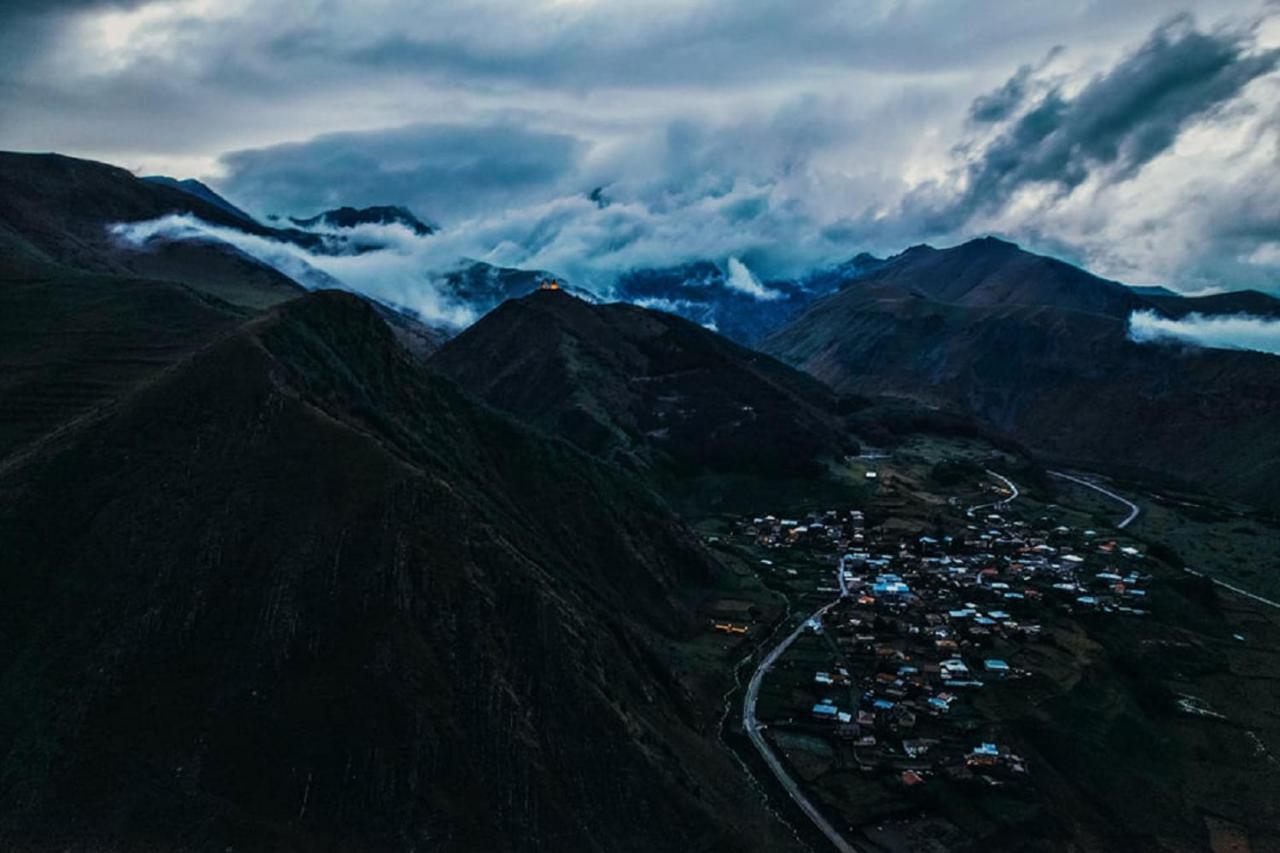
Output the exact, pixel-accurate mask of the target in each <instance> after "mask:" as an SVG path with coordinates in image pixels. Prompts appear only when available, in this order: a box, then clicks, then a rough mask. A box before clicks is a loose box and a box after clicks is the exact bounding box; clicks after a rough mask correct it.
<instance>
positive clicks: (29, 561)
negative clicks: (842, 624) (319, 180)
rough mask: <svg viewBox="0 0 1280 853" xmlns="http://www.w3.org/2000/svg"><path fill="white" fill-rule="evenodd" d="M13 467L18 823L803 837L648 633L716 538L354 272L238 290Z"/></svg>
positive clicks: (4, 632)
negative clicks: (164, 362)
mask: <svg viewBox="0 0 1280 853" xmlns="http://www.w3.org/2000/svg"><path fill="white" fill-rule="evenodd" d="M70 483H74V484H75V487H74V488H69V487H68V484H70ZM0 495H3V498H4V499H3V500H2V501H0V507H2V508H0V548H2V549H3V552H4V553H5V555H6V558H5V565H6V567H7V568H6V570H5V571H3V572H0V625H3V628H0V636H3V639H4V643H3V650H2V651H0V661H2V662H3V663H2V665H0V756H2V758H0V793H2V796H0V802H3V803H5V804H6V805H5V807H4V808H3V809H0V839H3V843H4V845H5V846H7V847H10V848H21V849H34V848H48V849H63V848H65V847H78V848H98V847H110V848H112V849H125V850H132V849H139V850H141V849H154V848H155V847H157V846H159V847H167V848H171V849H172V848H185V849H206V848H216V849H224V848H225V847H226V846H228V845H232V846H236V847H248V848H254V847H270V848H274V849H280V848H292V849H316V848H318V847H324V848H349V849H404V848H405V847H406V846H408V847H416V848H425V849H441V850H474V849H490V850H507V849H510V850H523V849H551V848H555V849H583V850H667V849H669V850H689V849H707V850H712V849H727V848H735V849H774V848H776V847H778V846H786V844H787V841H786V838H785V837H784V836H782V835H781V834H779V832H778V830H777V827H776V826H774V825H772V824H771V823H769V821H768V820H767V819H765V818H761V817H758V816H757V815H758V814H759V810H758V805H757V804H756V803H755V802H754V801H753V799H752V795H751V794H750V793H749V789H748V788H747V787H746V786H743V785H742V784H741V780H740V778H739V776H738V770H737V769H736V767H735V766H734V765H733V763H732V761H731V759H730V758H729V756H728V755H727V754H726V753H724V752H723V751H722V750H721V749H720V748H719V747H718V745H716V744H715V742H714V740H713V738H712V737H711V735H710V731H711V725H712V722H713V721H712V720H711V719H709V718H708V717H706V716H703V715H702V714H701V713H700V712H699V711H697V710H696V709H695V707H694V705H693V704H692V702H691V700H690V698H689V697H688V696H687V695H686V694H685V691H684V688H683V687H682V686H681V684H680V681H679V680H678V678H677V677H676V675H675V674H674V673H673V672H672V671H671V670H670V669H669V665H668V664H667V663H665V659H664V657H663V655H661V654H659V653H658V649H659V648H661V647H662V645H663V644H664V643H665V642H669V641H670V640H671V639H674V638H678V637H681V636H683V635H684V634H685V632H687V631H688V630H689V628H690V625H691V619H692V601H693V600H694V596H696V595H697V590H698V589H699V588H700V587H701V586H703V585H705V584H706V583H707V582H708V581H709V580H711V579H712V577H713V576H714V575H715V573H716V572H717V571H719V570H718V568H717V567H716V565H715V564H714V563H713V562H712V561H711V560H710V559H709V558H708V556H707V555H706V554H705V553H704V552H703V551H702V550H701V548H700V547H699V546H698V544H697V543H696V541H695V540H694V539H693V538H692V537H691V536H690V535H689V534H688V533H687V532H686V531H685V530H684V528H683V527H681V526H680V525H679V524H678V523H677V522H675V521H674V519H672V517H671V516H670V514H669V512H667V511H666V510H665V508H664V507H663V506H662V505H661V504H660V503H659V502H657V501H656V499H654V498H653V496H652V495H651V494H650V493H648V492H647V490H645V489H644V488H643V487H640V486H637V485H636V484H634V483H633V482H631V481H630V480H628V479H627V478H625V477H624V476H623V475H622V474H621V473H620V472H618V471H617V470H616V469H614V468H612V467H610V466H606V465H603V464H600V463H597V462H594V461H593V460H591V459H590V458H589V457H586V456H585V455H583V454H581V453H580V452H578V451H576V450H574V449H573V448H571V447H570V446H568V445H567V444H565V443H563V442H559V441H554V440H546V439H543V438H539V437H537V436H535V435H532V434H530V433H529V432H527V431H526V430H524V429H522V428H520V427H518V426H516V425H515V424H513V423H512V422H510V421H508V420H507V419H505V418H503V417H501V416H499V415H497V414H496V413H494V412H491V411H489V410H487V409H484V408H481V407H477V406H476V405H474V404H472V403H470V402H469V401H468V400H466V399H465V398H464V397H462V396H461V395H460V394H459V393H458V392H457V391H456V390H454V388H453V386H452V385H451V384H450V383H448V382H446V381H444V380H442V379H440V378H439V377H436V376H434V375H433V374H431V373H430V372H427V371H424V370H423V369H422V368H421V367H419V366H417V365H416V364H415V363H414V362H413V361H412V359H410V358H409V356H408V355H407V354H405V353H404V352H403V351H402V350H401V349H400V348H399V347H398V346H397V345H396V344H395V341H394V339H393V337H392V335H391V332H390V330H389V329H388V328H387V327H386V326H385V324H384V323H383V322H382V321H381V320H380V319H379V318H378V317H377V315H376V313H375V312H374V311H373V309H372V308H371V307H370V306H369V305H368V304H367V303H365V302H363V300H360V299H358V298H357V297H354V296H350V295H346V294H341V293H323V292H322V293H316V294H312V295H309V296H306V297H304V298H302V299H299V300H296V301H294V302H291V303H288V304H286V305H283V306H280V307H279V308H277V309H273V310H272V311H271V312H269V313H267V314H265V315H262V316H259V317H257V318H253V319H250V320H248V321H247V322H244V323H243V324H241V325H240V326H239V327H238V328H237V329H236V330H235V331H234V332H232V333H231V334H230V335H227V336H224V337H223V338H221V339H220V340H217V341H214V342H213V343H211V344H210V345H209V346H207V347H206V348H204V349H202V350H201V351H199V352H197V353H195V354H194V355H192V356H190V357H188V358H186V359H184V360H182V361H181V362H180V363H179V364H178V365H177V366H176V367H175V368H174V369H172V370H169V371H167V372H165V373H164V374H162V375H160V376H159V377H157V378H156V379H155V381H152V382H150V383H148V384H146V385H145V386H143V387H141V388H140V389H139V390H138V391H137V392H136V393H134V394H132V395H130V396H129V397H127V398H125V399H123V400H121V401H119V402H117V403H116V404H115V405H114V406H113V407H111V409H110V411H109V412H107V413H106V414H105V415H104V417H102V418H100V419H98V420H96V421H94V422H91V423H88V424H86V425H84V426H83V427H82V428H80V429H77V430H73V431H70V432H68V433H65V434H64V435H62V436H61V437H59V438H58V439H57V440H56V441H54V442H52V443H51V444H49V445H48V446H46V447H45V448H44V449H43V451H42V452H41V453H40V454H38V455H35V456H31V457H28V458H24V459H22V460H19V461H18V463H17V464H11V465H8V466H6V467H5V468H4V470H3V472H0Z"/></svg>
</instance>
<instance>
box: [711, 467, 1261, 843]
mask: <svg viewBox="0 0 1280 853" xmlns="http://www.w3.org/2000/svg"><path fill="white" fill-rule="evenodd" d="M966 470H969V472H970V477H969V480H970V481H971V482H967V483H966V484H965V488H967V489H968V492H967V493H965V492H964V489H960V490H954V489H953V490H951V491H952V492H954V493H953V494H952V495H950V496H949V497H945V499H944V496H943V495H942V494H939V495H936V496H935V500H934V501H933V502H932V503H931V504H930V505H929V506H928V507H927V508H926V510H927V511H926V512H924V513H921V512H919V510H920V507H914V508H909V507H907V506H905V505H904V504H903V502H902V495H904V494H912V495H918V494H919V485H920V484H919V483H918V482H914V483H910V484H907V487H906V488H898V489H895V483H894V477H895V476H896V475H895V473H893V466H892V465H882V464H877V463H865V464H862V465H860V466H858V471H859V476H860V477H861V478H864V479H865V482H866V484H867V494H868V495H869V500H868V501H867V502H865V503H864V505H863V506H864V508H863V509H851V508H845V507H832V508H825V509H823V508H812V509H807V510H806V511H803V512H794V513H787V512H786V511H785V510H783V509H781V508H779V509H778V511H776V512H771V513H767V514H763V515H754V514H752V515H748V516H738V517H736V518H733V519H732V520H726V521H725V523H724V525H723V528H722V531H723V532H722V533H720V534H719V535H717V536H714V537H712V540H711V541H712V543H713V546H717V547H720V548H722V549H724V550H734V551H736V553H737V554H738V555H739V556H740V557H742V558H743V559H744V560H745V559H750V560H752V561H754V566H753V567H752V569H753V571H754V572H755V574H756V575H757V576H758V577H759V578H760V579H761V580H762V581H763V582H764V584H765V586H767V587H768V588H769V589H770V590H774V591H776V592H783V593H784V594H785V595H786V597H787V599H788V601H789V607H790V608H791V613H790V618H789V619H784V620H781V621H780V622H779V623H777V624H774V625H772V626H770V624H769V623H768V620H766V619H760V618H749V617H748V616H747V614H746V613H745V612H743V613H739V614H737V618H734V616H735V614H733V613H731V612H729V611H728V610H726V609H725V606H724V603H723V602H721V603H720V605H719V606H720V608H721V609H720V610H719V611H717V612H716V614H715V615H714V616H713V617H712V618H711V619H710V621H709V626H710V629H711V632H712V633H713V634H714V635H715V636H719V637H722V638H723V639H722V642H725V643H730V644H738V645H739V646H741V647H747V646H746V644H749V643H751V642H753V641H754V642H755V643H757V644H758V651H759V653H758V654H754V655H753V657H752V658H751V660H750V661H749V663H748V672H747V673H744V675H743V679H742V680H743V682H744V691H743V696H742V701H741V713H740V717H737V718H735V719H734V720H733V724H732V726H731V730H732V731H733V732H734V733H736V734H739V735H741V736H745V738H746V740H747V742H749V743H750V744H751V747H752V748H751V749H740V752H744V753H746V754H747V755H748V757H750V758H751V760H752V763H753V765H754V770H753V773H754V774H755V775H756V776H757V778H763V779H764V780H765V784H766V786H767V787H768V788H769V789H771V790H773V791H774V793H775V795H777V794H778V793H779V789H781V791H782V792H785V794H787V795H789V798H790V799H791V800H792V801H794V804H795V805H796V806H797V810H798V812H803V813H805V815H807V817H808V818H809V820H808V821H806V820H804V819H803V817H797V818H796V819H795V822H797V823H800V824H812V826H806V827H805V831H806V832H811V831H813V830H814V829H815V828H816V830H817V831H818V832H819V833H821V834H824V835H826V836H827V840H828V841H831V842H833V843H834V844H835V846H836V847H837V849H854V850H861V849H869V850H870V849H874V850H895V851H899V850H900V851H916V850H933V849H938V850H941V849H957V848H964V847H965V846H968V845H978V846H985V845H991V846H993V847H998V846H999V842H1000V839H1001V838H1002V837H1007V836H1008V835H1017V836H1018V837H1021V838H1024V839H1025V838H1026V837H1028V833H1030V836H1029V837H1031V838H1035V837H1036V835H1037V833H1038V832H1046V833H1049V834H1052V831H1056V830H1051V827H1054V826H1057V827H1058V829H1060V828H1061V823H1062V822H1067V823H1071V822H1073V821H1074V820H1076V819H1077V816H1079V819H1080V820H1081V821H1082V822H1087V821H1088V819H1089V817H1090V816H1091V815H1090V813H1091V812H1094V811H1096V810H1097V809H1096V806H1094V805H1093V804H1091V803H1089V802H1088V801H1087V800H1088V795H1087V794H1082V793H1081V792H1080V791H1079V790H1078V789H1077V788H1076V786H1074V785H1069V784H1067V783H1065V782H1064V781H1063V779H1062V778H1061V777H1062V774H1063V772H1064V768H1065V766H1066V765H1068V764H1071V763H1073V762H1075V763H1080V764H1081V765H1082V766H1085V765H1088V762H1091V761H1092V762H1098V763H1099V764H1105V763H1106V761H1107V757H1106V756H1107V752H1108V750H1109V749H1110V746H1109V745H1108V744H1107V743H1106V742H1103V743H1096V742H1091V740H1090V737H1089V736H1088V735H1087V734H1086V735H1085V736H1083V737H1082V736H1081V735H1079V734H1073V735H1072V737H1076V738H1079V743H1078V744H1075V745H1073V744H1071V743H1069V742H1068V741H1067V740H1066V739H1065V738H1060V737H1058V736H1057V734H1056V732H1057V731H1059V730H1061V731H1062V732H1067V731H1071V730H1072V727H1073V726H1076V727H1078V724H1079V723H1080V719H1078V718H1079V717H1083V718H1084V723H1085V724H1086V728H1085V729H1084V731H1086V732H1087V731H1088V729H1087V725H1088V724H1089V723H1090V722H1091V720H1090V717H1091V715H1100V716H1098V717H1097V721H1098V722H1099V725H1101V724H1102V723H1103V722H1105V723H1106V724H1107V725H1110V724H1111V723H1112V722H1114V718H1116V717H1117V715H1120V716H1123V715H1126V714H1132V715H1133V716H1135V717H1138V716H1145V715H1150V716H1151V718H1153V719H1156V718H1159V719H1160V720H1161V722H1160V723H1159V726H1165V725H1168V726H1169V727H1170V728H1171V730H1174V729H1180V728H1181V727H1184V726H1185V725H1186V724H1188V723H1190V724H1192V725H1203V724H1205V723H1210V724H1212V723H1220V722H1222V721H1223V720H1225V717H1223V715H1221V714H1219V713H1218V712H1217V711H1215V710H1214V708H1213V700H1212V699H1210V698H1208V697H1207V695H1206V691H1205V690H1203V689H1199V690H1197V687H1196V684H1195V682H1196V681H1197V680H1198V679H1199V677H1200V676H1202V675H1207V673H1208V670H1209V669H1211V668H1212V667H1214V666H1221V665H1222V652H1221V651H1220V649H1221V648H1224V647H1227V646H1230V645H1232V644H1234V645H1235V646H1236V647H1239V648H1240V649H1243V648H1245V647H1248V646H1250V644H1252V643H1256V642H1258V640H1259V639H1260V637H1259V636H1258V635H1257V634H1256V633H1255V632H1256V630H1263V631H1266V632H1267V633H1268V635H1269V636H1275V633H1274V632H1275V630H1276V625H1275V622H1274V618H1273V617H1268V618H1269V619H1271V621H1266V622H1265V623H1264V622H1262V621H1261V620H1257V619H1256V618H1255V617H1256V613H1253V612H1252V611H1250V612H1249V614H1248V615H1246V616H1243V617H1240V616H1239V615H1238V614H1229V615H1228V616H1227V619H1226V620H1225V621H1224V623H1223V625H1215V626H1213V627H1212V628H1199V626H1197V625H1196V624H1194V623H1196V621H1197V620H1200V621H1205V620H1202V619H1200V617H1199V616H1196V617H1194V618H1191V619H1190V620H1189V622H1190V623H1191V624H1188V625H1185V626H1184V625H1181V624H1178V623H1179V620H1182V619H1183V618H1184V617H1185V615H1186V614H1185V612H1184V611H1186V609H1187V607H1188V606H1189V605H1188V604H1187V602H1186V600H1185V599H1186V597H1187V596H1188V595H1189V596H1190V597H1191V598H1192V599H1195V598H1196V597H1197V596H1201V597H1203V596H1205V595H1208V596H1210V597H1211V596H1212V595H1213V592H1212V588H1211V587H1210V591H1209V592H1208V593H1205V592H1204V591H1203V590H1202V589H1200V588H1199V587H1196V586H1195V585H1194V579H1191V578H1187V577H1186V576H1185V575H1184V574H1182V573H1181V572H1179V571H1175V570H1171V569H1170V567H1168V566H1165V565H1163V564H1162V563H1161V562H1160V561H1159V559H1153V558H1152V556H1151V555H1149V554H1148V553H1147V550H1146V548H1145V546H1144V543H1142V542H1141V541H1140V540H1138V539H1136V538H1132V537H1129V536H1126V535H1125V533H1124V531H1123V530H1118V529H1116V528H1115V526H1114V524H1101V523H1092V522H1095V521H1104V520H1105V519H1100V518H1099V517H1098V516H1097V515H1096V514H1095V515H1093V516H1089V515H1086V514H1083V513H1081V512H1079V511H1075V510H1072V509H1070V508H1068V507H1064V506H1058V505H1055V504H1052V503H1046V502H1044V501H1043V499H1041V500H1034V499H1028V498H1027V497H1026V496H1025V495H1020V493H1019V488H1018V486H1017V485H1016V484H1015V483H1014V482H1013V481H1012V480H1010V479H1009V478H1007V477H1005V476H1002V475H1001V474H999V473H997V472H995V471H993V470H985V471H984V470H983V469H982V468H980V467H978V468H976V469H974V466H972V465H969V466H968V469H966ZM868 475H874V476H868ZM902 476H911V475H910V474H909V473H908V472H907V471H905V469H904V470H903V471H902ZM898 485H899V486H901V485H902V484H898ZM938 491H939V492H940V493H942V492H945V491H947V490H943V489H939V490H938ZM886 508H888V509H886ZM1121 509H1122V508H1121ZM913 510H914V511H915V512H914V514H913ZM1123 515H1124V513H1123V512H1118V514H1117V519H1116V520H1117V521H1118V520H1119V517H1120V516H1123ZM1188 584H1191V585H1190V586H1188ZM1153 591H1154V592H1153ZM1165 602H1173V604H1172V605H1170V607H1171V609H1172V610H1174V611H1177V612H1176V614H1175V613H1166V614H1163V618H1162V615H1161V613H1160V608H1161V606H1162V604H1164V603H1165ZM1190 606H1198V605H1197V604H1194V603H1193V605H1190ZM1206 606H1209V607H1210V609H1212V608H1213V607H1216V605H1206ZM752 612H753V613H754V614H755V615H756V616H757V617H758V616H759V615H760V613H761V610H760V608H758V607H757V608H753V609H752ZM1242 619H1243V622H1245V623H1249V624H1251V625H1256V627H1255V628H1252V629H1250V630H1248V631H1247V632H1245V633H1242V632H1241V630H1239V628H1240V626H1239V625H1235V626H1234V627H1231V626H1228V625H1227V622H1240V621H1242ZM1264 625H1265V627H1264ZM1196 628H1199V630H1200V631H1201V632H1202V633H1203V634H1204V635H1207V636H1203V635H1196V634H1194V633H1193V631H1194V630H1195V629H1196ZM1246 633H1248V634H1250V636H1246ZM1210 661H1212V663H1210ZM1272 663H1274V661H1272ZM1228 668H1230V665H1228ZM1103 671H1105V672H1106V673H1108V677H1110V673H1112V672H1113V671H1114V672H1116V673H1120V675H1118V676H1116V680H1117V681H1120V682H1122V683H1121V684H1119V685H1117V684H1104V685H1102V686H1100V687H1098V688H1097V689H1096V690H1095V688H1094V687H1093V686H1092V685H1091V684H1090V682H1091V681H1093V680H1098V679H1101V678H1102V676H1101V675H1100V673H1102V672H1103ZM748 675H749V676H750V678H749V680H748V678H747V676H748ZM1171 682H1172V683H1174V686H1172V687H1171V686H1170V683H1171ZM1178 682H1181V683H1182V686H1178ZM1272 684H1274V682H1272ZM1086 688H1087V689H1086ZM1272 689H1273V688H1272ZM1094 692H1098V693H1099V694H1100V696H1101V694H1106V696H1105V698H1099V697H1094V696H1093V693H1094ZM1209 692H1211V691H1209ZM1112 693H1114V695H1112ZM1095 701H1096V702H1097V703H1099V705H1100V706H1109V707H1102V708H1101V710H1095V709H1094V708H1092V707H1090V706H1089V703H1091V702H1095ZM1130 704H1131V705H1133V706H1134V709H1133V710H1132V711H1131V710H1129V709H1128V708H1127V705H1130ZM1067 717H1070V718H1071V719H1070V720H1068V719H1067ZM1152 728H1155V726H1153V727H1152ZM1201 736H1203V734H1202V733H1192V734H1190V735H1187V737H1188V738H1189V739H1192V740H1194V739H1195V738H1198V737H1201ZM1100 737H1101V735H1100ZM1106 737H1107V738H1109V737H1111V735H1109V734H1108V735H1107V736H1106ZM1208 737H1210V739H1214V738H1219V739H1220V738H1221V734H1219V733H1212V734H1210V735H1208ZM1232 737H1235V735H1232ZM1245 737H1246V739H1248V738H1249V737H1255V738H1256V735H1252V736H1250V735H1245ZM1104 740H1105V739H1104ZM1055 741H1056V742H1055ZM1150 746H1151V744H1149V743H1147V744H1143V745H1142V748H1144V749H1145V748H1150ZM1077 747H1078V749H1077ZM1166 748H1167V747H1166ZM1178 748H1179V749H1181V745H1179V747H1178ZM1073 749H1077V752H1078V753H1079V754H1078V755H1072V754H1071V751H1072V750H1073ZM752 753H758V760H757V759H756V756H755V755H753V754H752ZM1112 759H1114V760H1116V761H1125V760H1127V758H1126V754H1125V753H1124V752H1113V755H1112ZM1268 761H1274V759H1273V758H1270V756H1269V755H1268V756H1264V757H1262V758H1259V762H1260V763H1261V764H1262V765H1265V764H1267V762H1268ZM1088 772H1090V773H1092V772H1097V773H1106V772H1108V771H1106V770H1105V768H1102V767H1098V768H1095V767H1092V766H1088ZM1110 784H1114V785H1117V786H1118V787H1117V791H1119V790H1121V788H1120V787H1119V786H1120V785H1121V783H1119V782H1116V781H1115V780H1112V781H1111V783H1110ZM1104 796H1105V794H1104ZM1197 819H1198V818H1197ZM1206 820H1207V819H1206ZM1214 821H1217V823H1212V824H1209V823H1207V824H1206V826H1211V829H1212V828H1213V827H1216V828H1217V829H1216V830H1215V831H1218V832H1219V835H1220V836H1221V837H1222V838H1228V839H1230V838H1234V837H1236V836H1235V835H1232V833H1234V832H1236V829H1238V826H1237V824H1235V823H1233V822H1232V821H1231V819H1230V817H1226V818H1224V819H1222V820H1218V818H1217V817H1215V818H1214ZM1224 827H1225V829H1224ZM1223 832H1225V833H1227V834H1226V835H1225V836H1223V835H1221V833H1223ZM1246 836H1247V833H1246ZM854 839H856V843H855V842H854ZM1215 849H1217V848H1215ZM1221 849H1223V850H1226V849H1243V850H1248V849H1249V847H1248V846H1247V845H1246V846H1245V847H1241V848H1230V847H1221Z"/></svg>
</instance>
